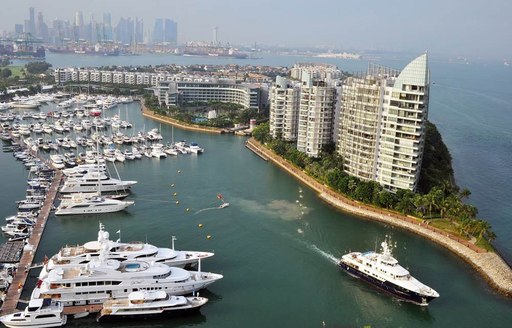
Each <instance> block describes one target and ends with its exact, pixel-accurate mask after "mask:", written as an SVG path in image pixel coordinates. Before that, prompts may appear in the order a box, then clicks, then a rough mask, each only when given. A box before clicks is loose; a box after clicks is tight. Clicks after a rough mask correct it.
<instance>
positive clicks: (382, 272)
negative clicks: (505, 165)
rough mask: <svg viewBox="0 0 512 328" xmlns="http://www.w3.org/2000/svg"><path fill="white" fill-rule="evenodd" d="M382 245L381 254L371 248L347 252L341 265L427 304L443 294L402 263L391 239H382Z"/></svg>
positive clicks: (415, 301) (400, 296) (391, 289)
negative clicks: (416, 276) (387, 240)
mask: <svg viewBox="0 0 512 328" xmlns="http://www.w3.org/2000/svg"><path fill="white" fill-rule="evenodd" d="M381 246H382V252H381V253H377V252H374V251H368V252H365V253H360V252H352V253H348V254H345V255H343V256H342V258H341V260H340V262H339V267H340V268H341V269H342V270H345V271H347V272H348V273H349V274H350V275H352V276H354V277H356V278H361V279H363V280H364V281H366V282H368V283H370V284H372V285H373V286H375V287H377V288H379V289H381V290H384V291H386V292H389V293H391V294H393V295H395V296H397V297H398V298H400V299H403V300H406V301H409V302H412V303H415V304H418V305H422V306H426V305H428V303H429V302H430V301H432V300H433V299H435V298H437V297H439V294H438V293H437V292H436V291H435V290H433V289H432V288H430V287H428V286H426V285H424V284H422V283H421V282H419V281H418V280H417V279H415V278H414V277H413V276H411V274H410V273H409V271H407V270H406V269H405V268H404V267H402V266H401V265H400V264H398V261H397V260H396V259H395V258H394V257H393V256H392V255H391V248H390V246H389V245H388V243H387V242H385V241H384V242H382V244H381Z"/></svg>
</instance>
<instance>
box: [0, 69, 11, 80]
mask: <svg viewBox="0 0 512 328" xmlns="http://www.w3.org/2000/svg"><path fill="white" fill-rule="evenodd" d="M11 75H12V71H11V70H10V69H9V68H7V67H6V68H4V69H3V70H1V72H0V77H2V78H3V79H7V78H9V77H10V76H11Z"/></svg>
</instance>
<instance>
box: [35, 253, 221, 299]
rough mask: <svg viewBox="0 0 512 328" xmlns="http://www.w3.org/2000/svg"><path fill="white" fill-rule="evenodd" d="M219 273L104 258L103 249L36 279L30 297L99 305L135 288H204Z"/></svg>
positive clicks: (177, 290)
mask: <svg viewBox="0 0 512 328" xmlns="http://www.w3.org/2000/svg"><path fill="white" fill-rule="evenodd" d="M219 279H222V275H220V274H215V273H206V272H201V265H200V263H199V270H198V271H187V270H184V269H180V268H176V267H170V266H167V265H165V264H162V263H156V262H146V261H140V260H126V261H123V262H121V261H118V260H114V259H108V258H107V257H106V251H105V250H102V251H100V256H98V258H97V259H94V260H92V261H91V262H89V263H88V264H86V265H85V266H83V265H80V264H77V265H75V266H71V267H63V268H56V269H54V270H52V271H50V272H49V273H48V275H47V276H46V277H45V278H43V279H41V280H39V281H38V283H37V285H36V288H34V290H33V291H32V295H31V299H38V298H43V299H46V298H49V299H52V300H59V301H60V302H62V303H63V305H64V306H75V305H90V304H103V303H104V302H105V301H106V300H108V299H122V298H127V297H128V295H129V294H130V293H131V292H135V291H139V290H148V291H158V290H161V291H164V292H165V293H167V294H169V295H185V294H190V293H193V292H195V291H198V290H200V289H203V288H206V287H207V286H209V285H210V284H212V283H214V282H215V281H217V280H219Z"/></svg>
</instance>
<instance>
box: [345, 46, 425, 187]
mask: <svg viewBox="0 0 512 328" xmlns="http://www.w3.org/2000/svg"><path fill="white" fill-rule="evenodd" d="M428 95H429V70H428V61H427V55H426V54H424V55H421V56H419V57H418V58H416V59H414V60H413V61H412V62H410V63H409V64H408V65H407V66H406V67H405V68H404V70H403V71H402V72H398V71H396V70H392V69H388V68H383V67H375V66H372V67H370V69H369V70H368V73H367V74H366V75H365V76H360V77H356V76H354V77H350V78H348V79H347V80H346V81H345V82H344V85H343V91H342V106H341V112H340V120H339V135H338V141H337V149H338V153H339V154H340V155H341V156H342V157H343V159H344V170H345V171H346V172H347V173H349V174H351V175H354V176H356V177H359V178H361V179H364V180H374V181H377V182H379V183H380V184H381V185H382V186H384V187H385V188H386V189H388V190H391V191H396V190H398V189H409V190H415V189H416V185H417V183H418V180H419V175H420V170H421V161H422V158H423V147H424V142H425V124H426V120H427V117H428Z"/></svg>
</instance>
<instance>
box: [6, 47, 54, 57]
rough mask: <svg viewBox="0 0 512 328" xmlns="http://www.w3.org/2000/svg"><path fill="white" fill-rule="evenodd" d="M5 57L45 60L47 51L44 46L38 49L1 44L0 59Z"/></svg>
mask: <svg viewBox="0 0 512 328" xmlns="http://www.w3.org/2000/svg"><path fill="white" fill-rule="evenodd" d="M3 56H5V57H9V58H44V57H45V56H46V51H45V49H44V47H43V46H40V47H37V48H36V47H31V46H29V47H16V46H13V45H3V44H0V57H3Z"/></svg>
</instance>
